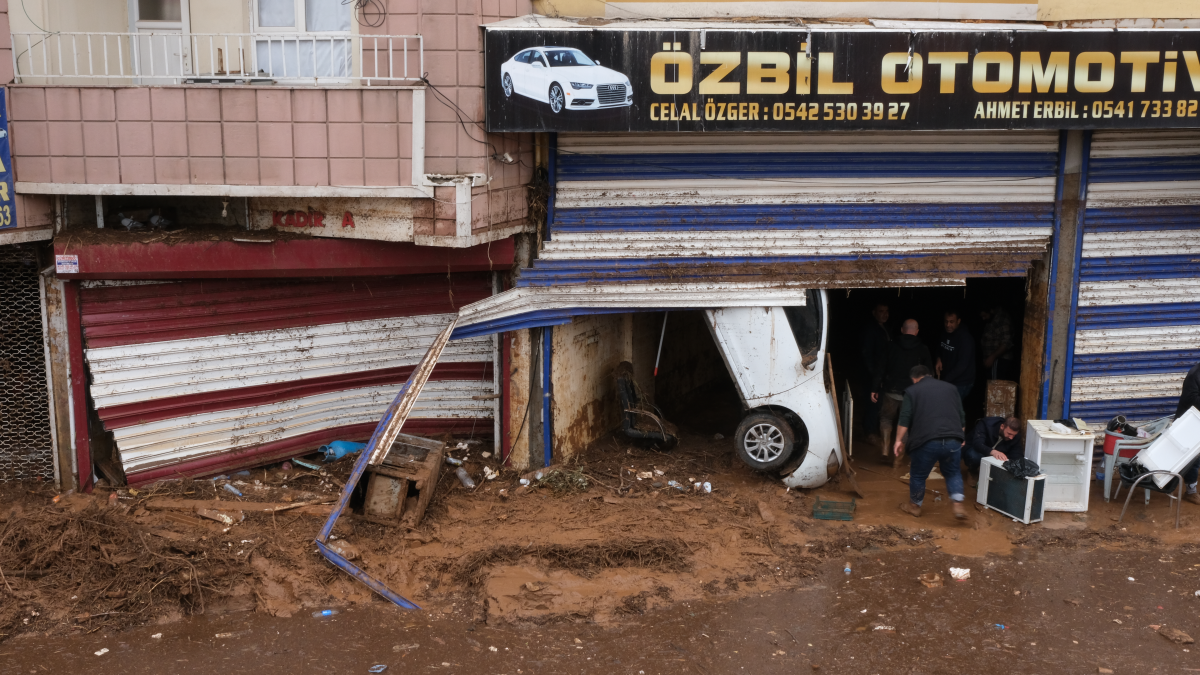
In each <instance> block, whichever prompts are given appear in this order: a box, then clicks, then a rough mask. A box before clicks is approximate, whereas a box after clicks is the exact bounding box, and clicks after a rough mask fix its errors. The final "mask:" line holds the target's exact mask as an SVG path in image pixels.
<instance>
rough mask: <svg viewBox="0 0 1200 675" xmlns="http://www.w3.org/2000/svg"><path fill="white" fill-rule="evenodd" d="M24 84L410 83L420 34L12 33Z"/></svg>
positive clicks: (420, 62)
mask: <svg viewBox="0 0 1200 675" xmlns="http://www.w3.org/2000/svg"><path fill="white" fill-rule="evenodd" d="M12 37H13V68H14V72H15V73H16V78H17V82H18V83H22V84H39V83H40V84H72V83H74V84H184V83H198V84H207V83H222V82H238V81H241V82H245V81H255V80H269V81H276V82H280V83H283V84H362V85H366V86H371V85H377V86H382V85H402V84H412V83H413V82H415V81H417V80H419V79H420V78H421V74H422V73H423V72H424V69H425V56H424V49H423V43H422V40H421V36H420V35H353V34H350V33H180V32H144V33H13V34H12Z"/></svg>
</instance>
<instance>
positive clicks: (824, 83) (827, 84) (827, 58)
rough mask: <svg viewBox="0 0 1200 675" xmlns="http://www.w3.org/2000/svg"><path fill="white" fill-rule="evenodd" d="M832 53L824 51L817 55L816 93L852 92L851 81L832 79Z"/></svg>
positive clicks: (852, 84)
mask: <svg viewBox="0 0 1200 675" xmlns="http://www.w3.org/2000/svg"><path fill="white" fill-rule="evenodd" d="M833 58H834V56H833V53H832V52H826V53H824V54H818V55H817V93H818V94H834V95H838V94H846V95H849V94H853V93H854V83H853V82H834V81H833Z"/></svg>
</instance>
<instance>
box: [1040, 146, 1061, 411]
mask: <svg viewBox="0 0 1200 675" xmlns="http://www.w3.org/2000/svg"><path fill="white" fill-rule="evenodd" d="M1066 177H1067V132H1066V131H1065V130H1064V131H1060V132H1058V180H1057V181H1056V182H1055V184H1054V243H1053V244H1052V245H1051V246H1050V299H1049V300H1048V301H1047V310H1046V346H1045V350H1044V354H1043V355H1042V403H1041V405H1040V406H1038V417H1040V418H1042V419H1046V414H1047V413H1048V412H1049V409H1050V379H1051V377H1053V375H1054V362H1053V361H1052V360H1051V357H1052V356H1053V355H1054V306H1055V304H1056V303H1057V301H1058V250H1059V249H1060V248H1062V202H1063V184H1064V183H1065V181H1066Z"/></svg>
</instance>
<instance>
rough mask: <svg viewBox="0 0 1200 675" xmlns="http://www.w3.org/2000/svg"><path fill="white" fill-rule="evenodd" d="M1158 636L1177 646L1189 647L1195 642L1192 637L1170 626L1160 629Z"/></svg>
mask: <svg viewBox="0 0 1200 675" xmlns="http://www.w3.org/2000/svg"><path fill="white" fill-rule="evenodd" d="M1158 634H1159V635H1161V636H1163V637H1165V638H1166V639H1168V640H1170V641H1171V642H1174V643H1175V644H1178V645H1190V644H1192V643H1194V642H1195V640H1193V639H1192V636H1190V635H1188V634H1187V633H1185V632H1183V631H1181V630H1179V629H1178V628H1174V627H1172V626H1162V627H1160V628H1159V629H1158Z"/></svg>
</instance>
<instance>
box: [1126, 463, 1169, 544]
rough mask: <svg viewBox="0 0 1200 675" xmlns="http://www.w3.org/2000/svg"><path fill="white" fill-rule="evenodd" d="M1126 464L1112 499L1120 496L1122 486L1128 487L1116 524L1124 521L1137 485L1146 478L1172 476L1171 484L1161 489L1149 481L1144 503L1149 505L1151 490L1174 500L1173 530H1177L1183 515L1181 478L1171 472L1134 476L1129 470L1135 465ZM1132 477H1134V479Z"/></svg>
mask: <svg viewBox="0 0 1200 675" xmlns="http://www.w3.org/2000/svg"><path fill="white" fill-rule="evenodd" d="M1126 464H1127V465H1128V467H1122V469H1123V470H1122V471H1121V482H1120V483H1119V484H1117V494H1116V495H1114V497H1119V496H1120V494H1121V486H1122V485H1129V495H1128V496H1127V497H1125V506H1123V507H1122V508H1121V516H1120V517H1119V518H1117V524H1118V525H1119V524H1120V523H1121V521H1122V520H1124V518H1125V509H1128V508H1129V500H1130V498H1131V497H1133V491H1134V490H1136V489H1137V486H1138V483H1141V482H1142V481H1144V480H1146V479H1147V478H1153V477H1154V476H1157V475H1166V476H1174V477H1175V480H1174V481H1173V482H1168V483H1167V485H1166V487H1161V488H1160V487H1158V485H1157V484H1155V482H1154V481H1150V487H1148V488H1146V503H1147V504H1149V503H1150V491H1151V490H1153V491H1155V492H1161V493H1163V494H1165V495H1167V496H1168V497H1170V498H1171V499H1174V500H1175V529H1177V530H1178V529H1179V517H1180V515H1181V514H1182V513H1183V477H1182V476H1180V475H1179V474H1177V473H1175V472H1173V471H1144V472H1142V473H1139V474H1135V473H1134V472H1133V471H1132V470H1131V469H1133V468H1134V467H1135V466H1137V465H1134V464H1133V463H1132V462H1126ZM1134 476H1136V478H1135V477H1134ZM1131 478H1132V479H1133V480H1132V481H1131V480H1130V479H1131ZM1172 492H1178V494H1171V493H1172Z"/></svg>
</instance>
